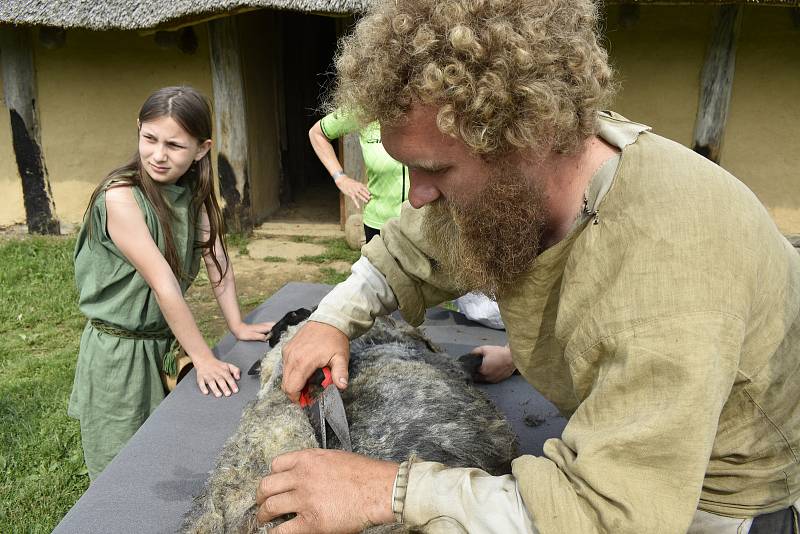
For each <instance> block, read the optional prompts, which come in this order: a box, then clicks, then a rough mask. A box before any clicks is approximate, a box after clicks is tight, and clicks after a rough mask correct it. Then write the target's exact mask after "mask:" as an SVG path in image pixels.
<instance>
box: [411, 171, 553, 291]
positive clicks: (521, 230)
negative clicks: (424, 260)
mask: <svg viewBox="0 0 800 534" xmlns="http://www.w3.org/2000/svg"><path fill="white" fill-rule="evenodd" d="M504 167H505V168H503V169H500V170H498V171H497V172H496V173H493V175H492V176H490V177H489V180H488V181H487V185H486V187H485V188H484V189H483V190H482V191H481V192H480V193H478V194H477V195H475V196H474V197H473V198H472V199H470V200H459V199H452V200H445V199H441V200H437V201H436V202H434V203H432V204H431V205H430V206H429V207H428V212H427V213H426V215H425V222H424V225H423V232H424V235H425V238H426V239H427V240H428V241H429V242H430V243H431V244H432V245H433V247H434V250H436V251H437V256H438V257H437V258H436V261H437V263H438V267H439V268H440V269H441V270H442V271H443V272H445V273H446V274H447V275H448V276H449V277H451V279H452V280H454V281H455V283H456V285H457V287H458V288H459V289H460V290H462V291H464V292H465V293H466V292H468V291H480V292H482V293H485V294H486V295H488V296H489V297H491V298H494V299H497V298H500V297H504V296H508V295H510V294H511V293H512V292H513V289H514V287H515V283H516V282H517V281H518V280H519V277H520V276H521V275H522V274H524V273H526V272H528V271H529V270H530V268H531V267H532V266H533V262H534V261H535V260H536V257H537V255H538V253H539V246H540V243H541V239H542V234H543V232H544V228H545V221H546V211H545V202H544V195H543V193H542V192H541V190H539V189H538V188H536V187H534V186H531V185H530V184H529V183H528V180H526V179H525V177H524V176H523V175H522V173H521V172H520V171H518V170H516V169H510V168H508V166H504Z"/></svg>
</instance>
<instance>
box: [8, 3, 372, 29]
mask: <svg viewBox="0 0 800 534" xmlns="http://www.w3.org/2000/svg"><path fill="white" fill-rule="evenodd" d="M368 3H369V0H327V1H326V0H170V1H169V2H160V1H156V0H2V1H0V23H11V24H26V25H36V26H57V27H61V28H88V29H92V30H111V29H118V30H145V29H150V28H159V27H165V26H174V25H177V24H185V23H190V22H193V21H199V20H203V19H207V18H212V17H215V16H220V15H226V14H233V13H237V12H241V11H247V10H251V9H260V8H272V9H283V10H292V11H305V12H314V13H330V14H346V13H355V12H359V11H363V10H364V9H365V8H366V6H367V5H368Z"/></svg>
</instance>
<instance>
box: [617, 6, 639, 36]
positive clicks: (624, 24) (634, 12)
mask: <svg viewBox="0 0 800 534" xmlns="http://www.w3.org/2000/svg"><path fill="white" fill-rule="evenodd" d="M641 12H642V10H641V6H640V5H639V4H622V5H620V6H619V27H620V28H622V29H623V30H630V29H632V28H633V27H634V26H636V24H638V23H639V19H640V18H641Z"/></svg>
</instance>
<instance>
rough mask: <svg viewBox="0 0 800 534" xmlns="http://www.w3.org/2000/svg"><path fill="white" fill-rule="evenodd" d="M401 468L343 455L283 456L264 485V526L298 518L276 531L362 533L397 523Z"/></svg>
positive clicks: (259, 495)
mask: <svg viewBox="0 0 800 534" xmlns="http://www.w3.org/2000/svg"><path fill="white" fill-rule="evenodd" d="M397 470H398V465H397V464H395V463H392V462H385V461H382V460H374V459H372V458H367V457H366V456H361V455H358V454H353V453H351V452H344V451H339V450H323V449H306V450H303V451H295V452H290V453H288V454H284V455H281V456H278V457H277V458H275V459H274V460H273V461H272V471H271V473H270V475H269V476H266V477H264V478H263V479H262V480H261V483H260V484H259V485H258V490H257V492H256V504H257V505H258V512H257V514H256V518H257V519H258V522H259V523H260V524H263V523H266V522H267V521H271V520H272V519H275V518H276V517H280V516H283V515H286V514H289V513H294V514H297V515H296V516H295V517H294V518H292V519H291V520H290V521H287V522H286V523H283V524H281V525H279V526H278V527H277V528H275V529H273V530H271V531H270V532H273V533H274V534H292V533H295V532H322V533H328V532H360V531H361V530H363V529H365V528H367V527H368V526H371V525H378V524H382V523H392V522H394V515H393V514H392V488H393V486H394V479H395V477H396V476H397Z"/></svg>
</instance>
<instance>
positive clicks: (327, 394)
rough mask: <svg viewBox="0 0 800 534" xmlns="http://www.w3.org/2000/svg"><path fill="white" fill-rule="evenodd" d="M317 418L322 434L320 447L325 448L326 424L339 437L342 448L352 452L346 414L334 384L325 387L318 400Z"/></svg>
mask: <svg viewBox="0 0 800 534" xmlns="http://www.w3.org/2000/svg"><path fill="white" fill-rule="evenodd" d="M317 404H319V419H320V424H319V427H320V433H321V435H322V448H323V449H327V448H328V446H327V445H328V444H327V439H326V428H325V426H326V424H327V425H328V426H330V427H331V430H333V433H334V434H336V437H337V438H339V443H341V445H342V450H345V451H349V452H352V451H353V443H352V442H351V441H350V427H349V425H348V424H347V414H345V411H344V403H342V396H341V394H340V393H339V390H338V389H337V388H336V386H335V385H333V384H331V385H329V386H327V387H326V388H325V391H323V393H322V395H320V397H319V400H318V401H317Z"/></svg>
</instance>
